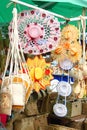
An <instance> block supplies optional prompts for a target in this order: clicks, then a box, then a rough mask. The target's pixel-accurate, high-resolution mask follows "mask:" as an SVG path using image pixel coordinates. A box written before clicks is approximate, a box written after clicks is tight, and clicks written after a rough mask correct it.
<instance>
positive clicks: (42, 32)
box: [9, 10, 60, 55]
mask: <svg viewBox="0 0 87 130" xmlns="http://www.w3.org/2000/svg"><path fill="white" fill-rule="evenodd" d="M17 24H18V35H19V46H21V47H22V49H23V51H24V53H28V54H32V55H40V54H43V53H46V52H50V51H52V50H54V49H55V48H56V47H57V44H58V42H59V39H60V23H59V22H58V19H56V18H55V17H54V16H52V15H49V14H48V13H44V12H42V11H40V10H26V11H22V12H21V13H19V14H18V16H17ZM11 34H12V22H11V23H10V26H9V36H10V35H11ZM10 41H11V37H10Z"/></svg>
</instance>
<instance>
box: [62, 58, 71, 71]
mask: <svg viewBox="0 0 87 130" xmlns="http://www.w3.org/2000/svg"><path fill="white" fill-rule="evenodd" d="M60 67H61V68H62V69H63V70H70V69H71V68H72V67H73V63H72V62H71V61H70V60H69V59H64V60H63V61H61V62H60Z"/></svg>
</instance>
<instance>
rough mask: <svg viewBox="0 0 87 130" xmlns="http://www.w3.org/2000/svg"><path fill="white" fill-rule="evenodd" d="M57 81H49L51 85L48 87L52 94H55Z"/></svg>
mask: <svg viewBox="0 0 87 130" xmlns="http://www.w3.org/2000/svg"><path fill="white" fill-rule="evenodd" d="M58 83H59V81H58V80H57V79H53V80H51V85H50V86H49V87H50V89H51V91H52V92H57V85H58Z"/></svg>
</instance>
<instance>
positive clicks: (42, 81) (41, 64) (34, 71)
mask: <svg viewBox="0 0 87 130" xmlns="http://www.w3.org/2000/svg"><path fill="white" fill-rule="evenodd" d="M27 65H28V68H29V72H30V76H31V79H32V81H33V86H34V87H33V88H34V90H35V91H36V92H38V91H39V90H41V89H46V87H47V86H49V85H50V80H52V79H53V76H52V69H51V67H50V66H51V64H50V63H46V62H45V59H44V58H42V57H38V56H36V57H35V58H34V59H30V58H28V59H27Z"/></svg>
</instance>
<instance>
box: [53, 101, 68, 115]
mask: <svg viewBox="0 0 87 130" xmlns="http://www.w3.org/2000/svg"><path fill="white" fill-rule="evenodd" d="M53 112H54V114H55V115H57V116H59V117H64V116H66V114H67V107H66V105H64V104H61V103H56V104H55V105H54V106H53Z"/></svg>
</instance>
